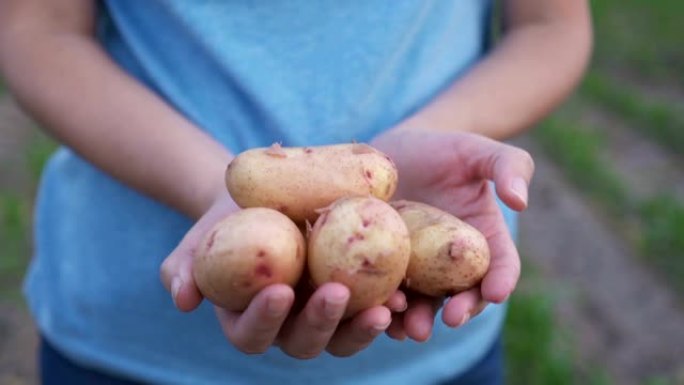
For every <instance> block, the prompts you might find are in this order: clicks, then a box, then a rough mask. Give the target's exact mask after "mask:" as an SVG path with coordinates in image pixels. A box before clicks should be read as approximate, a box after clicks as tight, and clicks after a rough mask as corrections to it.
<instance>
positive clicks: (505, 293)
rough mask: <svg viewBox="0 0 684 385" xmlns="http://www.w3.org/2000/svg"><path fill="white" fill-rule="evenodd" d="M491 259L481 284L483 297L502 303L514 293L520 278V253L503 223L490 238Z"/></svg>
mask: <svg viewBox="0 0 684 385" xmlns="http://www.w3.org/2000/svg"><path fill="white" fill-rule="evenodd" d="M487 242H488V243H489V249H490V255H491V261H490V263H489V270H488V271H487V274H486V275H485V276H484V278H483V279H482V283H481V284H480V287H481V290H482V298H483V299H484V300H485V301H488V302H494V303H501V302H504V301H506V299H507V298H508V297H509V296H510V295H511V293H513V290H515V286H516V285H517V283H518V279H519V278H520V255H519V254H518V250H517V248H516V247H515V243H514V242H513V239H512V238H511V236H510V234H509V233H508V231H507V230H506V229H505V225H504V224H503V223H501V224H500V230H499V231H496V232H494V233H493V234H492V235H491V236H490V237H489V238H488V239H487Z"/></svg>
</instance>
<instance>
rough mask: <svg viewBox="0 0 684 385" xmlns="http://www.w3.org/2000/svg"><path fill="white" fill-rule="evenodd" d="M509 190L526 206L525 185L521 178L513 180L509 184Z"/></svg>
mask: <svg viewBox="0 0 684 385" xmlns="http://www.w3.org/2000/svg"><path fill="white" fill-rule="evenodd" d="M511 190H512V191H513V194H515V196H517V197H518V199H520V200H521V201H522V202H523V203H524V204H527V183H526V182H525V180H524V179H522V178H515V179H513V182H511Z"/></svg>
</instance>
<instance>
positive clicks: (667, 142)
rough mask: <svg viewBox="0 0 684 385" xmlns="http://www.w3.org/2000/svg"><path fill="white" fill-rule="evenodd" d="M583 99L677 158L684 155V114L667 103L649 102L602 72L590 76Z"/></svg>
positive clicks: (585, 83)
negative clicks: (623, 121)
mask: <svg viewBox="0 0 684 385" xmlns="http://www.w3.org/2000/svg"><path fill="white" fill-rule="evenodd" d="M580 91H581V95H582V96H585V97H586V98H587V99H588V100H589V101H591V102H594V103H596V104H597V105H599V106H600V107H602V108H604V109H606V110H609V111H611V112H613V113H614V114H616V115H619V116H620V117H621V118H622V119H625V120H628V121H629V122H630V127H634V128H638V130H639V131H640V132H641V133H642V134H644V135H645V136H647V137H649V138H651V139H652V140H654V141H655V142H657V143H659V144H660V145H662V146H663V147H665V148H668V149H670V150H671V151H672V152H673V153H675V154H684V116H682V111H681V109H680V110H677V109H676V108H674V107H672V106H669V105H666V104H664V103H659V102H655V101H652V100H649V99H648V97H647V96H644V95H643V93H641V92H640V91H637V90H635V89H633V88H630V87H628V86H625V85H623V84H619V83H618V82H617V81H614V80H611V79H610V78H608V77H607V76H603V75H602V74H601V73H600V72H596V71H592V72H589V73H588V74H587V76H586V77H585V79H584V82H583V83H582V86H581V88H580Z"/></svg>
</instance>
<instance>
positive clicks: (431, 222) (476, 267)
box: [391, 201, 490, 297]
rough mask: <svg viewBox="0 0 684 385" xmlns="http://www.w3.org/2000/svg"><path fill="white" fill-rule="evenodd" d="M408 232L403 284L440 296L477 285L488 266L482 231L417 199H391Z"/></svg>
mask: <svg viewBox="0 0 684 385" xmlns="http://www.w3.org/2000/svg"><path fill="white" fill-rule="evenodd" d="M391 205H392V207H394V208H395V209H396V210H397V211H398V212H399V214H400V215H401V217H402V218H403V219H404V222H406V226H407V227H408V229H409V232H410V234H411V260H410V262H409V266H408V269H407V271H406V280H405V286H406V287H408V288H410V289H412V290H415V291H417V292H420V293H423V294H426V295H430V296H434V297H441V296H445V295H453V294H456V293H458V292H461V291H464V290H467V289H469V288H471V287H473V286H475V285H477V284H478V283H479V282H480V281H481V280H482V277H483V276H484V275H485V274H486V273H487V270H488V269H489V259H490V256H489V246H488V245H487V240H486V239H485V237H484V235H482V233H480V232H479V231H478V230H477V229H475V228H474V227H472V226H470V225H469V224H467V223H465V222H463V221H462V220H460V219H458V218H457V217H455V216H453V215H451V214H449V213H447V212H445V211H442V210H440V209H438V208H436V207H432V206H430V205H427V204H424V203H418V202H410V201H396V202H391Z"/></svg>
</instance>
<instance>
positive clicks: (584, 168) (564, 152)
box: [533, 118, 631, 214]
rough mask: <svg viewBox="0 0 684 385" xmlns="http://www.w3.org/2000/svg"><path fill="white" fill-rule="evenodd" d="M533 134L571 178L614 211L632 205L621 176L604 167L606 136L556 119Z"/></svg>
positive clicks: (547, 122) (612, 212)
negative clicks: (604, 141) (602, 152)
mask: <svg viewBox="0 0 684 385" xmlns="http://www.w3.org/2000/svg"><path fill="white" fill-rule="evenodd" d="M533 135H534V138H535V139H536V140H537V142H538V143H540V144H541V146H542V148H543V149H544V150H545V152H546V153H547V154H549V155H550V156H551V157H552V159H553V160H554V161H555V162H556V163H558V164H559V165H560V166H561V167H562V168H563V171H564V172H565V173H566V175H567V176H568V177H569V179H570V180H571V181H572V182H573V183H575V184H576V185H577V186H578V187H579V188H580V189H581V190H582V191H583V192H584V193H586V194H588V195H589V196H591V197H592V198H593V199H595V200H596V201H598V202H599V203H601V204H602V205H603V206H604V207H606V208H607V209H608V210H609V212H610V213H611V214H620V213H623V212H624V211H625V208H627V207H631V203H630V202H629V196H628V195H627V194H626V192H625V188H624V187H623V186H622V183H621V181H620V180H619V178H618V177H617V176H615V175H614V174H613V173H612V172H610V171H609V170H607V169H606V168H605V167H604V166H603V164H604V163H605V160H604V159H603V158H602V156H601V148H602V147H603V144H602V143H603V139H602V138H600V137H597V135H596V134H593V133H591V132H588V131H586V130H581V129H578V127H577V126H576V125H574V124H572V123H568V122H566V121H564V120H560V119H555V118H551V119H547V120H546V121H545V122H543V123H542V124H541V125H540V126H539V127H538V128H537V129H536V130H534V131H533Z"/></svg>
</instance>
